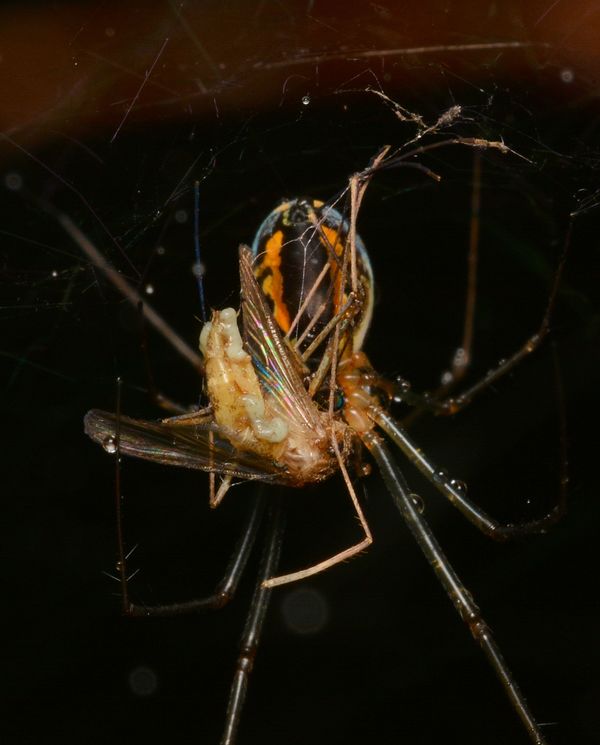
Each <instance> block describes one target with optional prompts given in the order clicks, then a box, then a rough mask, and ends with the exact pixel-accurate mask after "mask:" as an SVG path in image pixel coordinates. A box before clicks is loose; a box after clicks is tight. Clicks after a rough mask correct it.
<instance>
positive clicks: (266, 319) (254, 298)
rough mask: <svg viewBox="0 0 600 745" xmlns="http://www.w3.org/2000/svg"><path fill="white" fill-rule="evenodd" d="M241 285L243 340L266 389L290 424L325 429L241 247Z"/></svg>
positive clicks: (245, 253) (248, 251)
mask: <svg viewBox="0 0 600 745" xmlns="http://www.w3.org/2000/svg"><path fill="white" fill-rule="evenodd" d="M240 283H241V291H242V313H243V323H244V341H245V343H246V347H247V349H248V351H249V352H250V354H251V356H252V363H253V365H254V368H255V370H256V373H257V375H258V377H259V379H260V382H261V384H262V386H263V388H264V389H265V390H266V391H267V393H269V394H271V395H272V396H273V398H274V399H275V400H276V401H277V402H278V404H279V406H280V409H281V411H282V412H283V413H284V414H285V416H286V418H287V419H288V421H290V422H296V423H297V424H298V425H299V426H300V427H301V428H303V429H304V428H309V429H315V428H317V427H321V426H322V422H321V419H320V417H319V411H318V409H317V408H316V406H315V404H314V402H313V401H312V400H311V398H310V396H309V395H308V393H307V392H306V389H305V388H304V385H303V383H302V379H301V378H300V373H299V372H298V370H299V367H300V364H299V363H297V362H295V361H294V359H293V357H292V355H293V351H292V350H291V349H290V348H289V347H288V346H287V345H286V343H285V342H284V340H283V338H282V336H281V333H280V331H279V329H278V327H277V324H276V323H275V320H274V319H273V316H272V314H271V311H270V309H269V306H268V305H267V302H266V300H265V298H264V295H263V293H262V292H261V289H260V287H259V285H258V282H257V281H256V278H255V276H254V272H253V270H252V254H251V252H250V249H249V248H248V247H247V246H240Z"/></svg>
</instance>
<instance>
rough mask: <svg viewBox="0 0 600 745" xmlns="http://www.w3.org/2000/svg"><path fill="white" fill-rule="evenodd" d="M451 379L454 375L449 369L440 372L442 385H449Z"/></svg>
mask: <svg viewBox="0 0 600 745" xmlns="http://www.w3.org/2000/svg"><path fill="white" fill-rule="evenodd" d="M453 379H454V376H453V375H452V373H451V372H450V370H446V372H443V373H442V377H441V381H442V385H450V383H451V382H452V380H453Z"/></svg>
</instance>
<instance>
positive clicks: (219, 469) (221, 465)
mask: <svg viewBox="0 0 600 745" xmlns="http://www.w3.org/2000/svg"><path fill="white" fill-rule="evenodd" d="M84 429H85V432H86V434H87V435H89V437H91V438H92V440H94V441H95V442H97V443H99V444H100V445H102V446H103V447H104V449H105V450H107V451H109V452H115V451H116V447H117V440H118V447H119V451H120V452H121V453H123V454H124V455H130V456H133V457H135V458H143V459H144V460H151V461H154V462H156V463H163V464H165V465H171V466H180V467H182V468H195V469H198V470H200V471H208V472H213V473H222V474H230V475H231V476H237V477H238V478H243V479H252V480H259V481H266V482H268V483H279V482H281V483H285V471H284V469H283V467H281V466H279V465H278V464H277V463H276V462H275V461H272V460H267V459H266V458H263V457H262V456H260V455H257V454H255V453H251V452H248V451H243V450H238V449H237V448H234V447H233V445H231V443H230V442H229V441H228V440H227V439H226V437H225V436H224V433H222V432H221V431H220V430H219V428H218V427H217V426H216V425H215V424H213V423H210V422H208V423H206V424H196V425H193V426H186V427H182V426H178V425H177V424H171V423H169V422H168V421H163V422H149V421H145V420H142V419H132V418H130V417H127V416H120V417H118V416H117V415H116V414H113V413H111V412H107V411H99V410H97V409H94V410H92V411H89V412H88V413H87V414H86V416H85V419H84Z"/></svg>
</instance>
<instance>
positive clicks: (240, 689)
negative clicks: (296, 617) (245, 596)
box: [221, 503, 284, 745]
mask: <svg viewBox="0 0 600 745" xmlns="http://www.w3.org/2000/svg"><path fill="white" fill-rule="evenodd" d="M283 529H284V515H283V511H282V509H281V505H280V504H279V503H277V504H275V505H273V506H272V507H271V509H270V511H269V518H268V522H267V533H266V539H265V548H264V551H263V555H262V559H261V565H260V569H259V573H258V581H257V583H256V587H255V589H254V594H253V596H252V601H251V603H250V609H249V611H248V617H247V619H246V625H245V627H244V631H243V632H242V636H241V639H240V653H239V656H238V659H237V664H236V667H235V673H234V676H233V681H232V684H231V689H230V692H229V701H228V704H227V713H226V715H225V728H224V731H223V736H222V738H221V745H233V743H234V742H235V736H236V732H237V729H238V726H239V723H240V718H241V714H242V708H243V706H244V701H245V699H246V692H247V690H248V680H249V677H250V673H251V672H252V668H253V666H254V659H255V657H256V652H257V649H258V644H259V641H260V635H261V632H262V628H263V624H264V620H265V616H266V613H267V608H268V605H269V600H270V599H271V589H270V588H269V587H266V586H265V580H266V579H267V578H268V577H270V576H272V574H273V573H274V572H276V571H277V565H278V563H279V555H280V553H281V542H282V538H283Z"/></svg>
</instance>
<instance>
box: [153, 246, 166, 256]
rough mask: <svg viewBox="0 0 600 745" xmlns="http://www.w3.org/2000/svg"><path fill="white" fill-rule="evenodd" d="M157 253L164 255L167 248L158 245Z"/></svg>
mask: <svg viewBox="0 0 600 745" xmlns="http://www.w3.org/2000/svg"><path fill="white" fill-rule="evenodd" d="M156 253H157V254H158V255H159V256H164V255H165V254H166V253H167V249H166V248H165V247H164V246H157V247H156Z"/></svg>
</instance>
